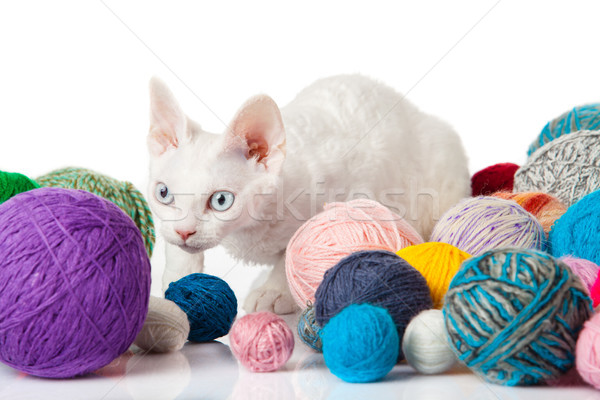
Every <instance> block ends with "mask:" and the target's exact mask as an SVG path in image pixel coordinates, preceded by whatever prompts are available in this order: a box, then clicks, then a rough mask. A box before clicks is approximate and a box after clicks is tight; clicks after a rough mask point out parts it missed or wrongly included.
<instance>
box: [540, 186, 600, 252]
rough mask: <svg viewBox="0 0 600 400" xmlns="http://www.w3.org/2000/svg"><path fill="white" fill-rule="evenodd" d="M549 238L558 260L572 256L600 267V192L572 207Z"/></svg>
mask: <svg viewBox="0 0 600 400" xmlns="http://www.w3.org/2000/svg"><path fill="white" fill-rule="evenodd" d="M548 237H549V241H550V251H551V252H552V255H553V256H554V257H561V256H564V255H572V256H575V257H579V258H583V259H585V260H589V261H592V262H593V263H595V264H600V190H596V191H595V192H592V193H590V194H588V195H586V196H584V197H583V198H581V200H579V201H578V202H577V203H575V204H573V205H572V206H571V207H569V208H568V209H567V212H566V213H564V214H563V215H562V216H561V217H560V218H559V219H558V220H556V221H555V222H554V225H552V229H551V230H550V234H549V235H548Z"/></svg>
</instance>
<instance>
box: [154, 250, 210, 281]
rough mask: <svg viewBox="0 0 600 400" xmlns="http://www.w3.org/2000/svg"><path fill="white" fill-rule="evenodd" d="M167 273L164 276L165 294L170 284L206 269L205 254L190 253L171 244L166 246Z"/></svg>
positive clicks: (201, 252) (200, 252)
mask: <svg viewBox="0 0 600 400" xmlns="http://www.w3.org/2000/svg"><path fill="white" fill-rule="evenodd" d="M165 246H166V247H165V255H166V263H165V271H164V272H163V276H162V290H163V292H164V291H166V290H167V288H168V287H169V283H171V282H175V281H178V280H179V279H181V278H183V277H184V276H187V275H189V274H194V273H197V272H202V270H203V269H204V252H203V251H199V252H198V253H193V254H192V253H188V252H187V251H185V250H182V249H181V248H179V246H176V245H173V244H171V243H166V244H165Z"/></svg>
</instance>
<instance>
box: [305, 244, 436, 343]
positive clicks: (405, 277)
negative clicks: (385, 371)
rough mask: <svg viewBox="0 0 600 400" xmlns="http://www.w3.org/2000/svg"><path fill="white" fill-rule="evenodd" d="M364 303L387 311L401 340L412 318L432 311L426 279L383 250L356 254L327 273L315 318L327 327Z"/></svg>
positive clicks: (316, 307) (319, 294)
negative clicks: (329, 323) (347, 308)
mask: <svg viewBox="0 0 600 400" xmlns="http://www.w3.org/2000/svg"><path fill="white" fill-rule="evenodd" d="M362 303H368V304H372V305H376V306H379V307H382V308H385V309H386V310H387V311H388V313H389V314H390V316H391V317H392V319H393V321H394V323H395V324H396V328H397V330H398V337H399V338H400V340H402V336H403V335H404V330H405V329H406V326H407V325H408V322H409V321H410V320H411V319H412V317H414V316H415V315H417V314H418V313H419V312H421V311H422V310H427V309H429V308H431V307H432V302H431V297H430V295H429V288H428V287H427V281H425V278H423V275H421V274H420V273H419V271H417V270H416V269H414V268H413V267H411V266H410V264H408V263H407V262H406V261H405V260H403V259H402V258H400V257H398V256H397V255H395V254H394V253H391V252H389V251H383V250H365V251H359V252H356V253H353V254H351V255H349V256H348V257H345V258H343V259H342V260H341V261H340V262H339V263H337V264H336V265H335V266H334V267H333V268H331V269H330V270H328V271H327V272H325V276H324V277H323V282H321V284H320V285H319V288H318V289H317V292H316V294H315V318H316V320H317V322H318V323H319V325H321V326H325V324H327V322H328V321H329V320H330V319H331V318H332V317H334V316H335V315H336V314H338V313H339V312H340V311H342V310H343V309H344V308H345V307H347V306H349V305H350V304H362Z"/></svg>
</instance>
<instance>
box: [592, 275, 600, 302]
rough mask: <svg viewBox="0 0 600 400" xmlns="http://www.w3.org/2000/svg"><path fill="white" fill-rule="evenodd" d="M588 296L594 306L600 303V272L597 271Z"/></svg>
mask: <svg viewBox="0 0 600 400" xmlns="http://www.w3.org/2000/svg"><path fill="white" fill-rule="evenodd" d="M590 297H591V298H592V303H593V306H594V308H596V307H598V305H599V304H600V272H598V276H597V277H596V281H595V282H594V284H593V285H592V287H591V288H590Z"/></svg>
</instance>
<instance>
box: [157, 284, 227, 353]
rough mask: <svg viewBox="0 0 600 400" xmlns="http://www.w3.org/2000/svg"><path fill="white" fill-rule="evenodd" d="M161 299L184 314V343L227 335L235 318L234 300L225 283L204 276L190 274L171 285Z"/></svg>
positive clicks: (207, 340)
mask: <svg viewBox="0 0 600 400" xmlns="http://www.w3.org/2000/svg"><path fill="white" fill-rule="evenodd" d="M165 298H166V299H168V300H171V301H173V302H175V303H176V304H177V305H178V306H179V307H181V309H182V310H183V311H184V312H185V313H186V314H187V317H188V321H189V323H190V334H189V336H188V339H189V340H190V341H193V342H209V341H211V340H214V339H216V338H220V337H221V336H225V335H227V333H228V332H229V329H231V325H232V324H233V320H234V319H235V316H236V314H237V299H236V297H235V294H234V293H233V290H231V288H230V287H229V285H228V284H227V282H225V281H224V280H223V279H221V278H217V277H216V276H212V275H207V274H190V275H188V276H185V277H183V278H181V279H180V280H178V281H176V282H171V283H170V284H169V288H168V289H167V291H166V292H165Z"/></svg>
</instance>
